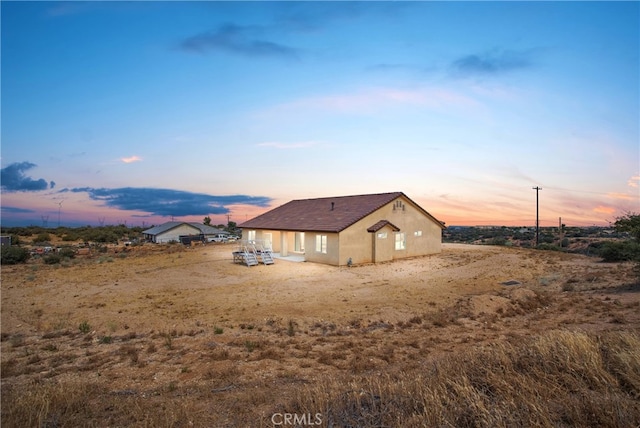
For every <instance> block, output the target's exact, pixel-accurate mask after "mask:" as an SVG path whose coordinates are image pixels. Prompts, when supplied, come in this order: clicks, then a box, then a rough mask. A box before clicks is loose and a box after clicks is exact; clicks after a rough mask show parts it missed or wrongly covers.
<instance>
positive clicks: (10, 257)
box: [0, 246, 29, 265]
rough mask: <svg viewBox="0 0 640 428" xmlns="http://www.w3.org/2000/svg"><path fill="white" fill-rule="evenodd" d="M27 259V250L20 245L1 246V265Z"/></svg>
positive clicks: (22, 261) (21, 261)
mask: <svg viewBox="0 0 640 428" xmlns="http://www.w3.org/2000/svg"><path fill="white" fill-rule="evenodd" d="M28 259H29V251H27V250H25V249H24V248H21V247H15V246H6V247H2V259H1V260H0V262H1V263H2V264H3V265H15V264H18V263H24V262H26V261H27V260H28Z"/></svg>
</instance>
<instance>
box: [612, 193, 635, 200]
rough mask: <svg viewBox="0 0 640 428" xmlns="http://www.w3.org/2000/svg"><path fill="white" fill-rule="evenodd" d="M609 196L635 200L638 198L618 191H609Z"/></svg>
mask: <svg viewBox="0 0 640 428" xmlns="http://www.w3.org/2000/svg"><path fill="white" fill-rule="evenodd" d="M607 196H608V197H610V198H612V199H622V200H625V201H633V200H634V199H638V197H637V196H636V197H633V196H631V195H629V194H627V193H616V192H612V193H607Z"/></svg>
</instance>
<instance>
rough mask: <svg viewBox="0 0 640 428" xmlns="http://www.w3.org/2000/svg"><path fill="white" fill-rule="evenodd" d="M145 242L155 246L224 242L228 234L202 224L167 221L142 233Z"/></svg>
mask: <svg viewBox="0 0 640 428" xmlns="http://www.w3.org/2000/svg"><path fill="white" fill-rule="evenodd" d="M142 234H143V235H144V238H145V240H146V241H149V242H155V243H157V244H162V243H167V242H185V243H187V241H189V242H190V241H192V240H200V241H203V242H211V241H220V240H224V239H225V238H224V237H226V236H228V235H229V232H225V231H224V230H220V229H216V228H215V227H211V226H208V225H206V224H202V223H186V222H180V221H169V222H166V223H163V224H161V225H159V226H155V227H152V228H151V229H147V230H144V231H142Z"/></svg>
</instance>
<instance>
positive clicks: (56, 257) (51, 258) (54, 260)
mask: <svg viewBox="0 0 640 428" xmlns="http://www.w3.org/2000/svg"><path fill="white" fill-rule="evenodd" d="M42 261H43V262H45V263H46V264H48V265H56V264H58V263H60V262H61V261H62V256H60V254H49V255H48V256H44V257H43V258H42Z"/></svg>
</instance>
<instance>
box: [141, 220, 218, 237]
mask: <svg viewBox="0 0 640 428" xmlns="http://www.w3.org/2000/svg"><path fill="white" fill-rule="evenodd" d="M183 224H187V225H189V226H192V227H195V228H196V229H198V230H199V231H200V233H201V234H203V235H215V234H219V233H222V234H228V232H225V231H224V230H220V229H218V228H215V227H212V226H209V225H206V224H202V223H191V222H186V221H168V222H166V223H162V224H160V225H158V226H154V227H152V228H151V229H147V230H143V231H142V233H144V234H145V235H160V234H161V233H164V232H167V231H169V230H171V229H174V228H176V227H178V226H180V225H183Z"/></svg>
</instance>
